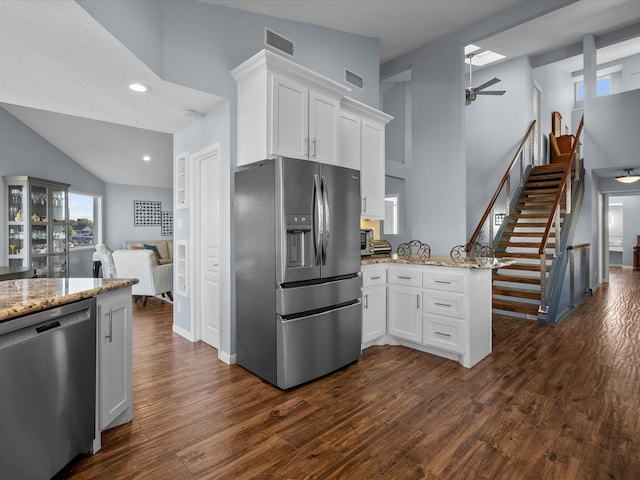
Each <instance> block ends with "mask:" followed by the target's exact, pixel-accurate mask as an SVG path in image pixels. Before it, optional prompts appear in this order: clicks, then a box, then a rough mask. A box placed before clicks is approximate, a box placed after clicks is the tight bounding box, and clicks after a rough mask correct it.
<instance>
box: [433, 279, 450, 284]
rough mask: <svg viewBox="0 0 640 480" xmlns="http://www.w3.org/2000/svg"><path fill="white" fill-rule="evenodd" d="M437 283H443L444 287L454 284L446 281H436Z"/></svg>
mask: <svg viewBox="0 0 640 480" xmlns="http://www.w3.org/2000/svg"><path fill="white" fill-rule="evenodd" d="M435 283H442V284H444V285H451V283H452V282H447V281H445V280H436V281H435Z"/></svg>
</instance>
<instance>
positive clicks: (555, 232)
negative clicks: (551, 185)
mask: <svg viewBox="0 0 640 480" xmlns="http://www.w3.org/2000/svg"><path fill="white" fill-rule="evenodd" d="M583 127H584V116H583V117H582V119H580V125H578V130H577V132H576V135H575V140H574V142H573V146H572V147H571V154H570V155H569V161H568V162H566V164H565V166H564V172H563V174H562V179H561V180H560V185H559V187H558V191H557V193H556V197H555V200H554V202H553V205H552V206H551V214H550V215H549V220H548V221H547V226H546V227H545V229H544V233H543V234H542V239H541V241H540V248H539V249H538V254H539V255H540V313H542V314H545V313H547V305H548V303H547V268H546V262H545V252H544V251H545V248H546V246H547V243H548V242H549V237H551V236H553V238H555V239H556V242H555V254H554V257H559V256H560V255H562V245H560V238H561V236H560V235H561V233H562V232H561V222H560V210H561V208H560V202H561V201H562V195H563V194H564V195H565V202H566V204H565V215H569V214H570V213H571V211H572V208H573V205H572V204H571V201H572V197H573V195H572V192H571V187H572V184H573V182H574V181H577V180H578V179H579V178H580V170H581V166H580V165H579V161H580V158H578V157H579V155H576V152H577V151H578V146H579V145H580V136H581V135H582V128H583ZM572 172H573V173H574V174H573V175H571V173H572Z"/></svg>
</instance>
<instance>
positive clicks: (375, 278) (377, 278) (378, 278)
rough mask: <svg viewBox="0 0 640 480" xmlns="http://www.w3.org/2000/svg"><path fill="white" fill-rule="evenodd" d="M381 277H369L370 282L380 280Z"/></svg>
mask: <svg viewBox="0 0 640 480" xmlns="http://www.w3.org/2000/svg"><path fill="white" fill-rule="evenodd" d="M381 278H382V277H380V276H377V277H371V280H380V279H381Z"/></svg>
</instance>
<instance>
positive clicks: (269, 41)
mask: <svg viewBox="0 0 640 480" xmlns="http://www.w3.org/2000/svg"><path fill="white" fill-rule="evenodd" d="M264 43H265V44H266V45H269V46H271V47H273V48H277V49H278V50H280V51H281V52H284V53H286V54H287V55H290V56H292V57H293V51H294V48H295V44H294V43H293V42H292V41H291V40H289V39H288V38H284V37H283V36H282V35H279V34H277V33H276V32H272V31H271V30H269V29H268V28H266V29H265V39H264Z"/></svg>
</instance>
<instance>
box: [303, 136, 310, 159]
mask: <svg viewBox="0 0 640 480" xmlns="http://www.w3.org/2000/svg"><path fill="white" fill-rule="evenodd" d="M304 149H305V150H306V152H305V155H306V156H307V158H309V137H307V138H305V139H304Z"/></svg>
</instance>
